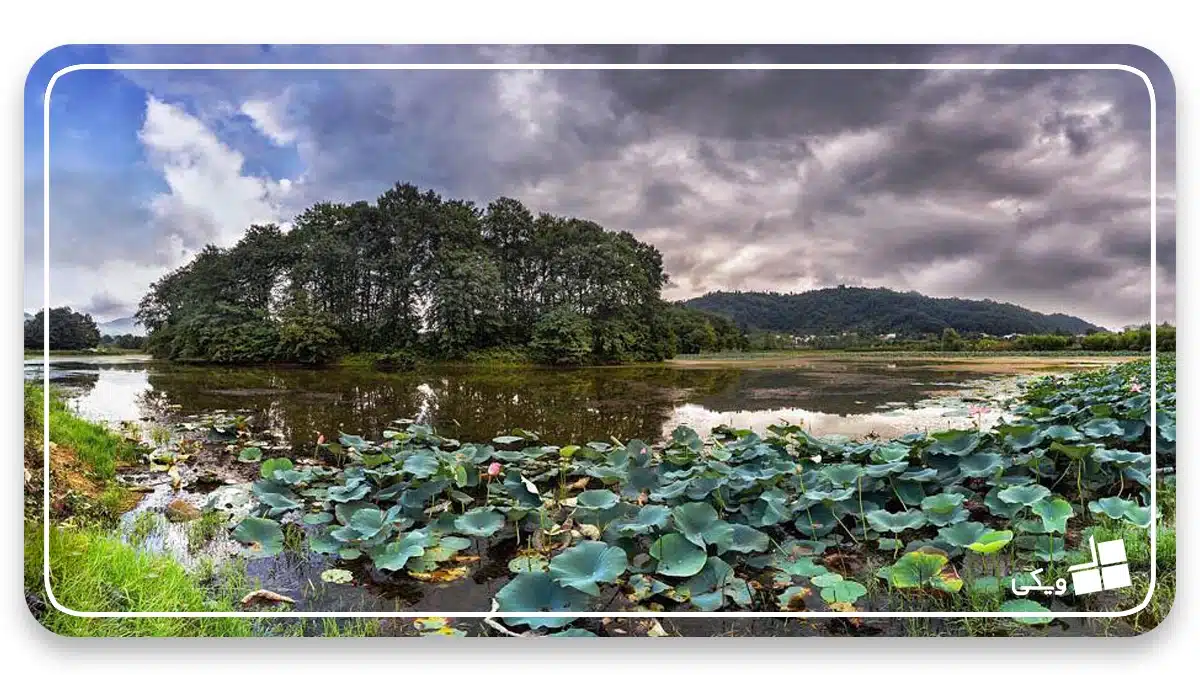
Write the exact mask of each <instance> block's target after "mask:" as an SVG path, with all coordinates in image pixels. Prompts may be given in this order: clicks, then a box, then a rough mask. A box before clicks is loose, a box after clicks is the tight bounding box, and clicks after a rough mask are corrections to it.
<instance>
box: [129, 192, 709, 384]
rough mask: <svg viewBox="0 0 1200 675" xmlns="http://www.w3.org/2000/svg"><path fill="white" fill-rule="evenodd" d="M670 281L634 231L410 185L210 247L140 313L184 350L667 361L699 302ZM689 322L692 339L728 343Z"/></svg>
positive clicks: (170, 352) (268, 357) (241, 354)
mask: <svg viewBox="0 0 1200 675" xmlns="http://www.w3.org/2000/svg"><path fill="white" fill-rule="evenodd" d="M666 280H667V275H666V274H665V273H664V271H663V266H662V255H661V254H660V253H659V251H658V250H657V249H655V248H654V247H653V246H650V245H648V244H645V243H643V242H640V241H638V240H637V239H635V238H634V237H633V236H632V235H631V234H629V233H628V232H612V231H608V230H605V229H603V228H601V227H600V226H599V225H597V224H596V223H593V222H589V221H586V220H580V219H576V218H564V217H559V216H555V215H550V214H540V215H534V214H533V213H531V212H530V211H529V210H528V209H527V208H526V207H525V206H524V205H522V204H521V203H520V202H518V201H516V200H514V199H509V198H500V199H497V200H496V201H493V202H492V203H490V204H488V205H487V206H486V207H479V206H476V205H475V204H473V203H471V202H467V201H461V200H453V199H446V198H443V197H441V196H440V195H438V194H436V193H434V192H432V191H421V190H419V189H418V188H417V187H415V186H413V185H411V184H397V185H395V186H394V187H393V188H392V189H389V190H388V191H387V192H385V193H384V194H382V195H381V196H380V197H379V198H378V199H377V200H376V201H375V202H374V203H369V202H365V201H361V202H355V203H352V204H340V203H329V202H324V203H319V204H316V205H314V206H312V207H310V208H309V209H307V210H306V211H305V212H304V213H302V214H300V215H299V216H298V217H297V218H296V219H295V226H294V227H293V228H291V229H290V230H288V231H286V232H284V231H283V230H281V229H280V228H279V227H277V226H275V225H254V226H251V227H250V228H249V230H248V231H247V232H246V234H245V236H243V237H242V239H241V240H240V241H239V242H237V244H236V245H234V246H232V247H230V248H228V249H221V248H217V247H215V246H209V247H207V248H205V249H204V250H202V251H201V252H200V253H199V254H198V255H197V256H196V258H195V259H193V260H192V261H191V262H190V263H188V264H187V265H185V266H183V267H181V268H179V269H176V270H174V271H172V272H170V273H168V274H167V275H165V276H164V277H163V278H162V279H160V280H158V281H157V282H156V283H155V284H154V285H153V286H152V287H151V290H150V292H149V293H148V294H147V295H146V296H145V298H143V300H142V302H141V304H140V306H139V309H138V313H137V319H138V321H139V322H140V323H141V324H142V325H144V326H146V327H147V329H148V330H149V339H148V349H149V350H150V351H151V353H153V354H154V355H156V356H159V357H164V358H170V359H187V360H199V361H210V362H231V363H238V362H268V361H284V362H294V363H323V362H327V361H330V360H332V359H335V358H337V357H338V356H339V355H341V354H345V353H375V354H385V355H388V356H387V358H386V360H387V361H389V362H396V363H403V362H406V361H407V360H408V358H409V356H408V355H419V356H420V357H422V358H430V359H438V360H443V359H461V358H464V357H467V356H468V355H470V354H472V353H476V352H479V351H481V350H489V349H497V348H516V349H519V350H521V351H522V352H524V353H528V354H530V355H531V356H532V357H533V358H535V359H537V360H539V361H542V362H545V363H552V364H587V363H621V362H630V361H654V360H661V359H663V358H668V357H670V356H672V355H673V354H674V351H675V350H676V349H681V348H683V347H682V346H681V344H680V340H679V339H678V338H677V336H676V335H675V333H674V331H673V330H672V320H673V317H675V315H676V314H679V315H680V316H683V314H681V313H684V312H686V310H682V309H680V310H679V311H678V312H675V313H674V314H672V312H669V311H668V309H670V306H669V305H668V304H667V303H665V302H664V301H662V300H661V299H660V292H661V290H662V287H663V285H664V284H665V283H666ZM697 314H698V313H697ZM688 316H689V317H690V315H688ZM688 321H689V324H688V336H687V337H686V338H685V340H683V342H685V343H686V344H687V345H688V346H692V345H701V346H710V347H711V348H717V347H719V346H720V345H721V344H722V341H721V338H720V337H714V336H710V335H698V336H695V337H694V336H693V335H692V334H691V333H692V330H691V322H692V319H691V318H689V320H688ZM710 321H719V322H721V323H720V326H719V328H718V327H717V326H713V330H714V333H715V334H717V335H724V334H725V333H726V332H727V330H728V327H727V326H726V325H725V324H726V322H724V321H723V320H720V319H716V318H713V319H710ZM726 342H728V340H726Z"/></svg>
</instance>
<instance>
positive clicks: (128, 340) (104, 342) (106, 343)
mask: <svg viewBox="0 0 1200 675" xmlns="http://www.w3.org/2000/svg"><path fill="white" fill-rule="evenodd" d="M145 348H146V336H144V335H133V334H132V333H126V334H124V335H101V336H100V349H107V350H112V351H127V352H140V351H142V350H143V349H145Z"/></svg>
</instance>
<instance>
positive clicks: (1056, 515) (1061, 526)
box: [1033, 498, 1073, 534]
mask: <svg viewBox="0 0 1200 675" xmlns="http://www.w3.org/2000/svg"><path fill="white" fill-rule="evenodd" d="M1033 513H1034V514H1035V515H1037V516H1038V517H1039V518H1041V519H1042V526H1043V527H1044V528H1045V529H1046V531H1047V532H1061V533H1063V534H1065V533H1066V531H1067V519H1068V518H1070V517H1071V516H1072V515H1073V513H1072V511H1071V504H1070V502H1068V501H1067V500H1065V499H1059V498H1055V499H1046V500H1042V501H1040V502H1038V503H1036V504H1034V505H1033Z"/></svg>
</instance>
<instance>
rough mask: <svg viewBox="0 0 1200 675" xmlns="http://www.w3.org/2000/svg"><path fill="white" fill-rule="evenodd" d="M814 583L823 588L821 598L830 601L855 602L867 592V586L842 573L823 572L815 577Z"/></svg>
mask: <svg viewBox="0 0 1200 675" xmlns="http://www.w3.org/2000/svg"><path fill="white" fill-rule="evenodd" d="M812 584H813V585H814V586H816V587H818V588H820V589H821V598H822V599H823V600H825V602H828V603H834V602H848V603H853V602H854V601H856V600H858V599H859V598H861V597H862V596H864V595H866V594H867V587H866V586H863V585H862V584H860V583H858V582H857V581H853V580H850V579H843V578H842V575H840V574H822V575H821V576H817V577H813V578H812Z"/></svg>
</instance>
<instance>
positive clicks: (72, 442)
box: [25, 382, 139, 480]
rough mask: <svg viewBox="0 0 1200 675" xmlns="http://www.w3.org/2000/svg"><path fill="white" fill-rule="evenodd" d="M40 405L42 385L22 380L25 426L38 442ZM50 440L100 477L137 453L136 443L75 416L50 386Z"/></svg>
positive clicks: (132, 458)
mask: <svg viewBox="0 0 1200 675" xmlns="http://www.w3.org/2000/svg"><path fill="white" fill-rule="evenodd" d="M44 409H45V407H44V400H43V395H42V387H41V386H39V385H36V384H31V383H28V382H26V383H25V428H26V429H27V430H28V431H29V432H30V433H31V434H33V435H35V436H36V437H37V439H38V443H39V445H40V439H41V432H42V428H43V426H44V424H43V421H42V414H43V411H44ZM29 435H30V434H27V438H28V436H29ZM50 442H51V443H55V444H57V445H60V446H64V447H65V448H67V449H69V450H70V452H71V454H72V455H74V457H76V458H78V460H79V461H80V462H81V463H82V465H83V467H84V468H85V469H86V470H88V471H89V472H90V473H92V474H93V475H94V477H95V478H99V479H102V480H106V479H110V478H112V477H113V476H114V475H116V469H117V465H118V464H120V463H121V462H130V461H134V460H136V459H137V458H138V454H139V451H138V447H137V445H136V444H134V443H132V442H130V441H127V440H125V439H123V438H121V437H120V436H118V435H117V434H115V433H113V432H112V431H110V430H109V429H107V428H106V427H104V426H101V425H99V424H96V423H94V422H89V421H87V420H84V419H81V418H79V417H76V416H75V415H74V414H73V413H72V412H71V411H70V410H69V409H68V408H67V404H66V403H65V402H64V401H63V399H62V398H61V397H60V396H58V395H57V394H56V393H55V392H54V391H53V390H51V392H50ZM39 450H40V449H39Z"/></svg>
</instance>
